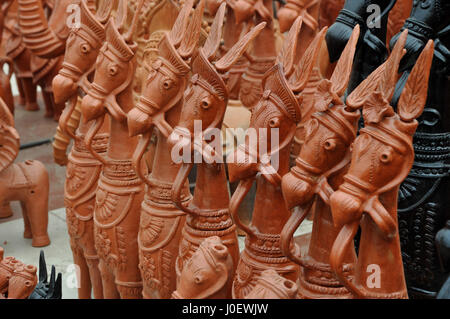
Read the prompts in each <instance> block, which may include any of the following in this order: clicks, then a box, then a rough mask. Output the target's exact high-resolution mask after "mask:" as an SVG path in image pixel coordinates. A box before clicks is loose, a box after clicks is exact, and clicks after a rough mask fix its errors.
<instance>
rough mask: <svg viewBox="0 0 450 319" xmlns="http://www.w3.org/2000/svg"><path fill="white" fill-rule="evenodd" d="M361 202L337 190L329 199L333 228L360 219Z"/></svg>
mask: <svg viewBox="0 0 450 319" xmlns="http://www.w3.org/2000/svg"><path fill="white" fill-rule="evenodd" d="M362 204H363V202H362V200H361V199H360V198H358V197H356V196H355V195H351V194H348V193H346V192H345V191H343V190H342V189H339V190H338V191H336V192H334V193H333V194H332V195H331V197H330V207H331V214H332V215H333V222H334V225H335V227H342V226H344V225H346V224H349V223H351V222H354V221H356V220H358V219H359V218H361V215H362Z"/></svg>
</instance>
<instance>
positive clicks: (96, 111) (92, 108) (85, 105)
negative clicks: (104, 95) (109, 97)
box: [81, 94, 105, 123]
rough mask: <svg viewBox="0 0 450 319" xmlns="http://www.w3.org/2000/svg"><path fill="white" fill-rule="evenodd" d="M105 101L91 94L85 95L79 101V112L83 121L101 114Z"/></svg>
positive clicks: (103, 110)
mask: <svg viewBox="0 0 450 319" xmlns="http://www.w3.org/2000/svg"><path fill="white" fill-rule="evenodd" d="M104 103H105V101H104V100H102V99H99V98H96V97H93V96H92V95H90V94H88V95H86V96H85V97H84V98H83V100H82V102H81V112H82V114H83V117H84V122H85V123H87V122H89V121H91V120H93V119H96V118H98V117H100V116H102V115H103V114H104V112H105V108H104Z"/></svg>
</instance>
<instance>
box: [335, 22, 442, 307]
mask: <svg viewBox="0 0 450 319" xmlns="http://www.w3.org/2000/svg"><path fill="white" fill-rule="evenodd" d="M406 37H407V31H404V32H403V33H402V35H401V36H400V38H399V41H398V42H397V44H396V46H395V48H394V50H393V51H392V53H391V55H390V57H389V59H388V60H387V61H386V62H385V63H384V64H383V65H382V66H380V67H379V69H378V70H376V71H375V72H377V71H380V70H381V72H380V73H381V74H380V76H379V79H378V80H376V79H375V80H374V81H371V82H370V83H367V84H366V85H365V86H359V87H358V88H357V89H356V90H355V91H354V92H353V93H352V95H351V96H349V98H348V99H347V105H348V107H350V108H351V109H357V108H359V107H362V113H363V117H364V123H365V126H364V128H362V129H361V130H360V135H359V136H358V138H357V139H356V140H355V142H354V145H353V150H352V161H351V164H350V167H349V170H348V172H347V173H346V175H345V176H344V182H343V183H342V184H341V185H340V186H339V189H338V190H337V191H336V192H335V193H333V195H331V197H330V205H331V212H332V216H333V221H334V224H335V226H336V227H338V228H340V232H339V234H338V235H337V238H336V240H335V242H334V244H333V247H332V250H331V255H330V263H331V267H332V269H333V271H334V272H335V274H336V275H337V277H338V278H339V279H340V280H341V282H342V283H343V284H344V286H345V287H346V288H347V289H348V290H349V291H350V292H351V293H352V294H353V296H354V297H356V298H407V297H408V294H407V290H406V282H405V278H404V275H403V263H402V256H401V250H400V240H399V233H398V221H397V197H398V189H399V186H400V183H401V182H402V181H403V180H404V179H405V177H406V176H407V175H408V172H409V170H410V169H411V166H412V163H413V161H414V149H413V146H412V136H413V135H414V132H415V130H416V128H417V125H418V122H417V121H416V120H415V119H416V118H418V117H419V116H420V115H421V114H422V111H423V109H424V106H425V101H426V97H427V85H423V83H428V76H429V70H430V66H431V62H432V58H433V51H434V49H433V42H432V41H430V42H429V43H428V44H427V47H426V48H425V49H424V51H423V52H422V54H421V56H420V57H419V59H418V61H417V63H416V65H415V67H414V69H413V71H412V72H411V75H410V76H409V78H408V82H407V84H406V86H405V89H404V91H403V93H402V96H401V99H400V101H399V104H398V110H397V113H396V112H394V110H393V108H392V106H391V105H390V104H389V102H388V101H390V100H391V98H392V95H393V94H394V89H395V83H396V80H397V74H396V73H397V69H398V65H399V63H400V59H401V57H402V56H403V54H404V53H403V52H402V51H403V47H404V45H405V42H406ZM373 85H375V87H376V90H375V91H372V92H371V93H370V94H369V95H366V94H367V90H370V86H373ZM368 87H369V89H368ZM369 92H370V91H369ZM367 163H370V165H367ZM359 226H360V227H361V238H360V241H359V249H358V258H357V262H356V264H355V270H354V272H355V278H354V280H348V278H345V276H344V274H343V267H342V264H343V257H344V256H345V255H346V254H347V253H348V249H351V243H352V242H353V238H354V236H355V234H356V232H357V231H358V227H359ZM373 265H375V267H376V271H378V273H379V278H378V282H372V281H371V278H370V277H369V276H370V274H371V273H372V272H373V271H374V270H373V269H372V268H373V267H374V266H373ZM371 267H372V268H371Z"/></svg>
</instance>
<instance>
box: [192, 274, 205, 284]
mask: <svg viewBox="0 0 450 319" xmlns="http://www.w3.org/2000/svg"><path fill="white" fill-rule="evenodd" d="M202 281H203V278H202V276H199V275H197V276H195V277H194V282H195V283H196V284H197V285H199V284H201V283H202Z"/></svg>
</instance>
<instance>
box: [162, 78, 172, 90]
mask: <svg viewBox="0 0 450 319" xmlns="http://www.w3.org/2000/svg"><path fill="white" fill-rule="evenodd" d="M162 85H163V88H164V89H165V90H169V89H171V88H172V86H173V81H172V80H171V79H165V80H164V82H163V84H162Z"/></svg>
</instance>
